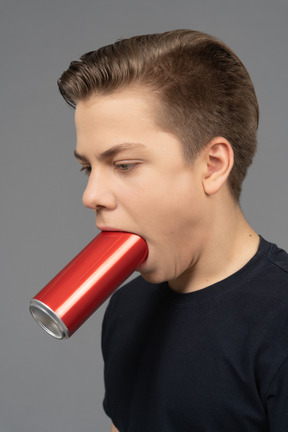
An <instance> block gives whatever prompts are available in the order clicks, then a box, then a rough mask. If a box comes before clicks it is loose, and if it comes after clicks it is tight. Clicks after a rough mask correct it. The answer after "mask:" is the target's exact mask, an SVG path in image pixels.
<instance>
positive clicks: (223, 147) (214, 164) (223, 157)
mask: <svg viewBox="0 0 288 432" xmlns="http://www.w3.org/2000/svg"><path fill="white" fill-rule="evenodd" d="M203 157H204V175H203V180H202V181H203V188H204V191H205V193H206V194H207V195H213V194H215V193H217V192H218V191H219V190H220V189H221V188H222V187H223V186H224V185H225V184H226V183H227V180H228V177H229V174H230V172H231V169H232V167H233V163H234V152H233V149H232V146H231V144H230V143H229V141H227V140H226V139H225V138H223V137H216V138H213V139H212V140H211V141H209V142H208V144H207V145H206V147H205V150H204V153H203Z"/></svg>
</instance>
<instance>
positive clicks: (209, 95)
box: [58, 30, 259, 200]
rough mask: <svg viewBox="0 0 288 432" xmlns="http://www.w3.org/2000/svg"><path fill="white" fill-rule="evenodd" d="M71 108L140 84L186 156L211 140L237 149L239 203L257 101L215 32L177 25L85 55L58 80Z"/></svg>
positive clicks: (233, 184) (234, 176)
mask: <svg viewBox="0 0 288 432" xmlns="http://www.w3.org/2000/svg"><path fill="white" fill-rule="evenodd" d="M58 85H59V89H60V92H61V94H62V95H63V97H64V99H65V100H66V101H67V102H68V103H69V104H70V105H72V106H76V105H77V102H78V101H81V100H85V99H87V98H89V97H90V96H92V95H94V94H95V95H97V94H99V95H104V94H111V93H113V92H114V91H115V90H121V89H125V88H126V87H129V86H132V85H137V86H142V87H145V88H146V89H148V90H149V91H151V92H152V93H153V94H154V96H156V97H157V99H158V100H159V102H160V108H158V109H157V113H156V119H155V121H156V123H157V124H158V125H159V126H160V127H161V128H162V129H163V130H165V131H168V132H172V133H173V134H175V135H176V136H177V137H178V138H179V139H180V142H181V143H182V145H183V150H184V155H185V158H186V159H187V161H193V160H194V159H195V156H196V155H197V154H198V153H199V152H200V151H201V150H202V149H203V148H204V147H205V145H206V144H207V143H208V142H209V141H210V140H211V139H212V138H214V137H217V136H222V137H224V138H226V139H227V140H228V141H229V143H230V144H231V146H232V148H233V151H234V166H233V168H232V171H231V173H230V176H229V179H228V182H229V186H230V191H231V193H232V196H233V197H234V198H235V200H239V196H240V192H241V186H242V182H243V180H244V178H245V175H246V172H247V169H248V167H249V165H250V164H251V162H252V159H253V156H254V153H255V150H256V145H257V138H256V136H257V127H258V118H259V111H258V103H257V98H256V95H255V91H254V87H253V84H252V82H251V79H250V77H249V74H248V72H247V71H246V69H245V67H244V65H243V64H242V62H241V61H240V60H239V59H238V57H237V56H236V55H235V54H234V53H233V52H232V51H231V50H230V49H229V48H228V47H227V46H226V45H225V44H223V42H221V41H219V40H218V39H216V38H214V37H213V36H210V35H207V34H204V33H201V32H197V31H192V30H175V31H170V32H166V33H163V34H151V35H143V36H135V37H132V38H130V39H124V40H120V41H117V42H115V43H114V44H112V45H108V46H106V47H103V48H100V49H98V50H97V51H92V52H90V53H87V54H85V55H83V56H82V57H81V59H80V61H74V62H72V63H71V65H70V67H69V69H68V70H67V71H66V72H64V73H63V75H62V76H61V78H60V79H59V82H58Z"/></svg>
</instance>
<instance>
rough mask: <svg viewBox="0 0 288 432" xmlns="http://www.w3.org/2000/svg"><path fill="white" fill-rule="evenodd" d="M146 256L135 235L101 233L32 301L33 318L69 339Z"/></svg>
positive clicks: (144, 247) (143, 241) (142, 242)
mask: <svg viewBox="0 0 288 432" xmlns="http://www.w3.org/2000/svg"><path fill="white" fill-rule="evenodd" d="M147 255H148V247H147V244H146V242H145V240H144V239H143V238H142V237H140V236H138V235H136V234H131V233H127V232H116V231H102V232H100V234H98V235H97V236H96V237H95V238H94V239H93V240H92V241H91V242H90V243H89V244H88V245H87V246H86V247H85V248H84V249H83V250H82V251H81V252H80V253H79V254H78V255H76V256H75V258H73V259H72V261H70V262H69V263H68V264H67V265H66V266H65V267H64V268H63V269H62V270H61V271H60V272H59V273H58V274H57V275H56V276H55V277H54V278H53V279H52V280H51V281H50V282H49V283H48V284H47V285H46V286H45V287H44V288H43V289H42V290H41V291H40V292H39V293H38V294H37V295H36V296H35V297H34V298H33V299H32V300H31V301H30V307H29V309H30V312H31V314H32V316H33V318H34V319H35V321H37V323H38V324H39V325H40V326H41V327H42V328H43V329H44V330H45V331H46V332H47V333H49V334H50V335H52V336H54V337H55V338H56V339H65V338H69V337H70V336H71V335H72V334H73V333H74V332H75V331H76V330H77V329H78V328H79V327H80V326H81V325H82V324H83V323H84V322H85V321H86V320H87V319H88V318H89V317H90V316H91V315H92V314H93V313H94V312H95V311H96V310H97V309H98V308H99V307H100V306H101V305H102V303H104V302H105V300H107V299H108V297H110V296H111V295H112V294H113V292H114V291H115V290H116V289H117V288H118V287H119V286H120V285H121V284H122V283H123V282H124V281H125V280H126V279H127V278H128V277H129V276H130V275H131V274H132V273H133V272H134V271H135V270H136V269H137V268H138V267H139V266H140V265H141V264H142V263H143V262H144V261H145V260H146V258H147Z"/></svg>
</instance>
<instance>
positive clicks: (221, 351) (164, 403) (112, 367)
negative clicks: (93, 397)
mask: <svg viewBox="0 0 288 432" xmlns="http://www.w3.org/2000/svg"><path fill="white" fill-rule="evenodd" d="M102 336H103V337H102V349H103V356H104V361H105V373H104V375H105V387H106V394H105V399H104V404H103V405H104V409H105V411H106V413H107V415H108V416H109V417H110V418H111V420H112V421H113V423H114V424H115V426H116V427H117V428H118V429H119V431H120V432H188V431H189V432H260V431H261V432H266V431H267V432H268V431H269V432H284V431H285V432H287V431H288V360H287V357H288V255H287V254H286V252H284V251H283V250H281V249H278V248H277V246H276V245H273V244H271V243H268V242H267V241H265V240H264V239H263V238H261V241H260V246H259V250H258V252H257V253H256V255H255V256H254V257H253V258H252V259H251V260H250V261H249V263H248V264H246V265H245V266H244V267H243V268H242V269H241V270H239V271H238V272H236V273H235V274H233V275H232V276H230V277H228V278H227V279H225V280H223V281H221V282H219V283H216V284H214V285H212V286H210V287H207V288H204V289H202V290H199V291H196V292H192V293H188V294H179V293H177V292H174V291H172V290H171V289H170V288H169V286H168V284H166V283H163V284H150V283H148V282H146V281H144V280H143V279H142V278H141V277H139V278H136V279H135V280H133V281H132V282H131V283H129V284H127V285H126V286H124V287H122V288H120V289H119V290H118V291H117V292H116V293H115V294H114V295H113V296H112V298H111V300H110V302H109V306H108V308H107V311H106V314H105V318H104V322H103V335H102Z"/></svg>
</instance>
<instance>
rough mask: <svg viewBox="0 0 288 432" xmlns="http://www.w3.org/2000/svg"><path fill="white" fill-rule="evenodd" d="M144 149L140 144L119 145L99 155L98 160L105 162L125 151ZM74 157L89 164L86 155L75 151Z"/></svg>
mask: <svg viewBox="0 0 288 432" xmlns="http://www.w3.org/2000/svg"><path fill="white" fill-rule="evenodd" d="M144 147H145V146H144V144H140V143H123V144H117V145H115V146H113V147H111V148H109V149H107V150H105V151H104V152H102V153H100V154H99V155H97V159H98V160H99V161H105V160H107V159H111V158H112V157H114V156H116V155H117V154H119V153H121V152H123V151H125V150H134V149H139V148H144ZM74 156H75V157H76V159H78V160H81V161H82V162H86V163H89V161H88V159H87V158H86V157H85V156H84V155H81V154H80V153H78V152H77V150H74Z"/></svg>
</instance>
